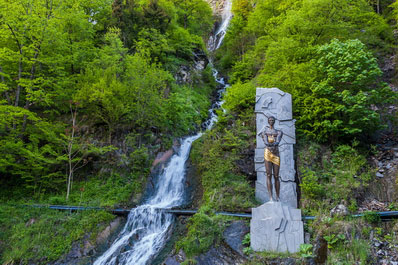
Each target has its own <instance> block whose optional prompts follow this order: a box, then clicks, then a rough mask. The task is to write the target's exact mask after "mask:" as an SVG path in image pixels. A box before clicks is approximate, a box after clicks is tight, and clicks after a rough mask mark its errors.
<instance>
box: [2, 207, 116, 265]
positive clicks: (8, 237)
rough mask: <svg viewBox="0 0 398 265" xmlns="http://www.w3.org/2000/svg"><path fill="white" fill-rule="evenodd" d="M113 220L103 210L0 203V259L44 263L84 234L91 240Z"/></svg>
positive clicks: (20, 262) (3, 261)
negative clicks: (34, 206)
mask: <svg viewBox="0 0 398 265" xmlns="http://www.w3.org/2000/svg"><path fill="white" fill-rule="evenodd" d="M113 219H114V216H113V215H112V214H109V213H107V212H105V211H84V212H78V213H68V212H59V211H54V210H49V209H37V208H26V207H15V206H7V205H0V231H1V232H0V242H1V243H0V250H1V252H2V256H1V258H0V262H1V263H2V264H13V263H16V264H28V263H29V262H34V263H38V264H46V263H47V262H50V261H54V260H57V259H58V258H59V257H60V256H62V255H63V254H65V253H67V252H68V251H69V250H70V249H71V246H72V243H73V242H75V241H76V240H80V239H82V238H83V237H85V235H90V238H89V240H90V241H92V242H93V241H95V239H96V236H97V234H98V233H99V232H100V231H102V230H103V229H104V228H105V227H106V226H107V225H108V224H109V222H110V221H111V220H113Z"/></svg>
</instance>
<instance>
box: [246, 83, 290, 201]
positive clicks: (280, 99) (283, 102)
mask: <svg viewBox="0 0 398 265" xmlns="http://www.w3.org/2000/svg"><path fill="white" fill-rule="evenodd" d="M255 113H256V124H257V147H256V151H255V158H254V163H255V170H256V172H257V181H256V198H257V199H258V200H259V201H261V202H263V203H264V202H267V201H269V200H270V198H269V195H268V192H267V181H266V173H265V165H264V147H265V145H264V142H263V140H262V139H261V137H260V136H259V135H258V134H259V133H260V132H261V131H262V130H263V129H264V128H265V126H268V117H270V116H274V117H275V118H276V121H275V128H276V129H277V130H281V131H282V132H283V137H282V140H281V142H280V144H279V154H280V161H281V162H280V163H281V164H280V171H279V176H280V182H281V189H280V200H281V201H282V202H284V203H286V204H287V205H289V206H291V207H293V208H297V193H296V182H295V174H296V171H295V169H294V158H293V144H295V143H296V128H295V122H296V120H294V119H293V114H292V96H291V95H290V94H289V93H285V92H283V91H282V90H280V89H278V88H257V90H256V107H255ZM274 194H275V192H274Z"/></svg>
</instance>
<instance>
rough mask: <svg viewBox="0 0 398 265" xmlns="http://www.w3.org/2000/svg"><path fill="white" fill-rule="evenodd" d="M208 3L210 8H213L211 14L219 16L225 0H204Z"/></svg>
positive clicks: (225, 2)
mask: <svg viewBox="0 0 398 265" xmlns="http://www.w3.org/2000/svg"><path fill="white" fill-rule="evenodd" d="M206 1H207V2H208V3H209V5H210V6H211V9H212V10H213V14H214V15H215V16H221V15H222V13H223V11H224V9H225V6H226V4H227V0H206Z"/></svg>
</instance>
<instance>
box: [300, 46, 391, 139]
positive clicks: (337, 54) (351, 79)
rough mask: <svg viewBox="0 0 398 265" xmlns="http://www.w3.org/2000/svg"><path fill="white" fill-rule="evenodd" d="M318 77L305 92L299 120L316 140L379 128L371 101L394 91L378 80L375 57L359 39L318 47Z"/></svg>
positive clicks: (388, 97) (388, 98) (377, 101)
mask: <svg viewBox="0 0 398 265" xmlns="http://www.w3.org/2000/svg"><path fill="white" fill-rule="evenodd" d="M317 55H318V57H317V59H316V60H315V61H314V67H315V69H317V70H318V71H317V78H316V81H315V82H314V84H313V86H312V88H311V93H310V94H309V95H304V97H305V98H304V99H303V101H302V104H300V109H299V110H298V111H299V113H300V114H301V116H300V118H299V120H298V123H299V124H300V127H301V128H303V132H304V133H306V134H308V135H310V136H311V137H313V138H316V139H317V140H319V141H327V140H337V139H339V138H340V139H347V138H348V139H352V138H353V137H355V136H359V135H363V136H365V135H370V134H371V133H372V132H374V131H375V130H377V129H379V128H380V116H379V113H377V112H376V111H375V110H374V109H373V108H372V105H374V104H384V103H387V102H389V101H392V100H394V98H396V94H395V93H393V92H392V91H391V89H390V88H389V87H388V86H387V85H386V84H385V83H383V82H380V80H379V78H380V77H381V74H382V72H381V70H380V69H379V67H378V65H377V61H376V58H374V57H373V55H372V54H371V53H370V52H369V51H368V50H367V49H366V47H365V45H364V44H363V43H362V42H361V41H359V40H348V41H345V42H342V41H339V40H337V39H334V40H332V41H331V42H330V43H328V44H325V45H322V46H320V47H319V48H318V49H317Z"/></svg>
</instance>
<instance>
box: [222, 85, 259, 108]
mask: <svg viewBox="0 0 398 265" xmlns="http://www.w3.org/2000/svg"><path fill="white" fill-rule="evenodd" d="M255 95H256V87H255V86H254V85H253V84H252V83H244V84H242V83H240V82H238V83H236V84H234V85H232V86H231V87H229V88H228V93H227V94H226V95H225V97H224V99H225V104H224V106H223V107H224V108H225V109H227V110H231V111H236V112H239V111H240V110H242V109H247V108H250V106H252V105H253V102H254V98H255Z"/></svg>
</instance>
